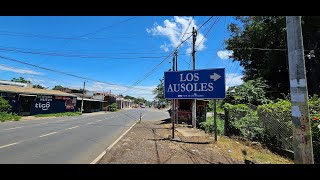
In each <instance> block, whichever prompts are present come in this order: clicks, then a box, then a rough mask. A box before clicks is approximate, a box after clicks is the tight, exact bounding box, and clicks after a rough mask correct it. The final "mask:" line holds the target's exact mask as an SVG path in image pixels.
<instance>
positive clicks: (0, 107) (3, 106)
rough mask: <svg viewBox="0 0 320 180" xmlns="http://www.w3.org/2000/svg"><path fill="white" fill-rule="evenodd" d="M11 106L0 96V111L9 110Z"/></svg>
mask: <svg viewBox="0 0 320 180" xmlns="http://www.w3.org/2000/svg"><path fill="white" fill-rule="evenodd" d="M11 108H12V107H11V105H10V104H9V102H8V101H7V100H5V99H4V98H3V97H1V96H0V112H10V111H11Z"/></svg>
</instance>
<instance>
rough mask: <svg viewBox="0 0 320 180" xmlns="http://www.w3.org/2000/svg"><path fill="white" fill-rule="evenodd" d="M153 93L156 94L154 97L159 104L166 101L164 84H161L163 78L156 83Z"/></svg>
mask: <svg viewBox="0 0 320 180" xmlns="http://www.w3.org/2000/svg"><path fill="white" fill-rule="evenodd" d="M152 92H153V94H155V95H156V96H155V97H154V99H155V100H156V101H158V103H159V104H162V103H164V102H165V103H168V101H167V100H166V99H165V98H164V84H163V79H160V83H159V84H158V85H157V87H156V88H155V89H154V90H153V91H152Z"/></svg>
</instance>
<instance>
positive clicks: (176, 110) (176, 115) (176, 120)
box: [174, 50, 179, 124]
mask: <svg viewBox="0 0 320 180" xmlns="http://www.w3.org/2000/svg"><path fill="white" fill-rule="evenodd" d="M174 55H175V57H176V67H175V70H176V71H178V50H176V51H175V52H174ZM174 101H175V104H174V105H175V122H176V123H177V124H178V116H179V115H178V106H177V104H178V103H177V101H178V99H175V100H174Z"/></svg>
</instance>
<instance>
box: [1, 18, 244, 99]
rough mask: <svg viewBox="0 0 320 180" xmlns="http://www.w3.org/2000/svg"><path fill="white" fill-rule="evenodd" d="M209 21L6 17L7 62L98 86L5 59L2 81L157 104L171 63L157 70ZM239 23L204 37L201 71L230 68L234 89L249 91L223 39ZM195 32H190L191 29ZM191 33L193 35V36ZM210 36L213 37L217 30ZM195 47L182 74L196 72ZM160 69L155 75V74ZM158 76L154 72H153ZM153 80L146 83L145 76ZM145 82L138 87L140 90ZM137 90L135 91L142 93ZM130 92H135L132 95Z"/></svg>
mask: <svg viewBox="0 0 320 180" xmlns="http://www.w3.org/2000/svg"><path fill="white" fill-rule="evenodd" d="M208 18H210V17H209V16H194V17H193V18H192V17H190V16H179V17H177V16H175V17H173V16H130V17H127V16H14V17H10V16H2V17H0V56H3V57H6V58H12V59H16V60H19V61H23V62H27V63H31V64H35V65H38V66H42V67H46V68H50V69H54V70H58V71H63V72H66V73H70V74H74V75H77V76H82V77H86V78H89V79H93V80H95V81H87V80H83V79H79V78H75V77H71V76H67V75H64V74H59V73H55V72H50V71H46V70H43V69H39V68H36V67H32V66H29V65H25V64H20V63H17V62H12V61H9V60H7V59H3V58H1V57H0V79H2V80H10V79H12V78H14V77H20V76H22V77H24V78H25V79H28V80H30V81H31V82H32V83H33V84H41V85H42V86H45V87H48V88H50V89H51V88H52V87H54V86H55V85H62V86H66V87H71V88H80V87H82V85H83V82H84V81H86V89H89V90H94V91H110V90H111V92H112V93H114V94H120V93H121V94H123V95H132V96H136V97H138V96H140V97H144V98H145V99H147V100H152V99H153V97H154V95H153V94H152V90H153V89H154V88H155V87H156V85H157V84H158V83H159V79H161V78H162V77H163V72H164V71H167V70H169V69H170V68H171V66H172V65H171V64H170V63H169V62H171V59H172V58H171V57H170V58H168V59H167V60H166V61H164V62H163V63H162V64H161V65H160V66H157V65H158V64H159V63H160V62H161V61H163V60H164V59H165V57H166V56H168V54H169V53H171V52H172V51H173V49H174V48H175V47H176V46H177V45H178V44H179V43H180V42H181V38H182V36H183V34H184V32H186V34H185V35H184V37H183V40H184V39H185V38H187V37H189V36H190V32H191V31H192V27H193V26H195V27H196V28H199V27H200V26H201V25H202V24H203V23H204V22H205V21H206V20H207V19H208ZM232 21H234V20H233V18H232V17H228V16H227V17H226V16H217V17H216V16H214V17H213V18H212V19H211V20H210V21H209V22H208V23H207V24H205V26H203V27H202V29H200V31H199V32H198V36H197V41H196V46H197V53H196V69H206V68H221V67H223V68H226V84H227V86H232V85H239V84H241V83H242V80H241V77H242V72H241V71H242V68H241V67H240V66H239V63H237V62H232V59H230V58H228V54H230V52H227V51H225V49H224V47H225V45H224V44H223V41H224V39H227V38H228V37H229V32H228V31H227V25H228V24H229V23H230V22H232ZM189 24H190V25H189ZM187 27H188V29H187ZM210 28H211V29H210ZM191 39H192V38H190V39H189V40H190V41H189V40H188V41H186V42H185V43H184V44H183V46H182V47H181V48H179V55H178V70H188V69H191V68H192V61H191V59H192V58H191V55H190V54H189V52H190V47H191V43H190V42H191ZM155 67H156V68H155ZM153 69H154V71H152V70H153ZM146 75H147V76H146ZM137 82H139V83H137ZM135 84H137V85H136V86H134V88H132V87H131V86H132V85H135ZM128 86H129V87H128Z"/></svg>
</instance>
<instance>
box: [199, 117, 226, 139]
mask: <svg viewBox="0 0 320 180" xmlns="http://www.w3.org/2000/svg"><path fill="white" fill-rule="evenodd" d="M200 128H201V129H203V130H205V131H206V132H209V133H214V118H213V117H209V118H207V120H206V121H204V122H201V123H200ZM217 132H218V134H219V135H222V134H223V133H224V121H223V120H222V119H221V118H219V117H218V116H217Z"/></svg>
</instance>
